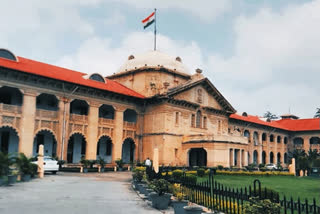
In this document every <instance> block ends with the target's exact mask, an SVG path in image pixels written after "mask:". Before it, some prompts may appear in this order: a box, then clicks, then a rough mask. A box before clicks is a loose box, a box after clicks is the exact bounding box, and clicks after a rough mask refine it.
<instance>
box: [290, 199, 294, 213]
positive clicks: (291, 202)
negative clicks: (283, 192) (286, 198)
mask: <svg viewBox="0 0 320 214" xmlns="http://www.w3.org/2000/svg"><path fill="white" fill-rule="evenodd" d="M290 206H291V214H294V213H293V199H292V196H291V198H290Z"/></svg>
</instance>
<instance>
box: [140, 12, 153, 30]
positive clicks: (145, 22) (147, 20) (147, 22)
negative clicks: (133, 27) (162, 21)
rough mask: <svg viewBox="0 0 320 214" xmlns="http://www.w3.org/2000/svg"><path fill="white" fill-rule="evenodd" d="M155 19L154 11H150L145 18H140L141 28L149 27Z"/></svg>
mask: <svg viewBox="0 0 320 214" xmlns="http://www.w3.org/2000/svg"><path fill="white" fill-rule="evenodd" d="M154 21H155V12H153V13H151V14H150V15H149V16H148V17H147V18H145V19H144V20H142V24H143V29H146V28H147V27H149V26H150V25H151V24H152V23H154Z"/></svg>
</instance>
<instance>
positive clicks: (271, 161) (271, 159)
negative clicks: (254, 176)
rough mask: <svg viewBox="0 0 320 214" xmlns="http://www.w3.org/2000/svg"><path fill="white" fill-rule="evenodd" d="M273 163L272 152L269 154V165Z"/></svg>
mask: <svg viewBox="0 0 320 214" xmlns="http://www.w3.org/2000/svg"><path fill="white" fill-rule="evenodd" d="M273 162H274V156H273V152H270V163H273Z"/></svg>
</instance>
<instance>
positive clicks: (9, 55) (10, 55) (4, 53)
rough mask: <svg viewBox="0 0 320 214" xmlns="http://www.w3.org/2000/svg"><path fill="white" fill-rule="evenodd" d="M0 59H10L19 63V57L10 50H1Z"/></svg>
mask: <svg viewBox="0 0 320 214" xmlns="http://www.w3.org/2000/svg"><path fill="white" fill-rule="evenodd" d="M0 58H4V59H9V60H12V61H16V62H17V61H18V59H17V57H16V56H15V55H14V54H13V53H12V52H11V51H9V50H6V49H3V48H0Z"/></svg>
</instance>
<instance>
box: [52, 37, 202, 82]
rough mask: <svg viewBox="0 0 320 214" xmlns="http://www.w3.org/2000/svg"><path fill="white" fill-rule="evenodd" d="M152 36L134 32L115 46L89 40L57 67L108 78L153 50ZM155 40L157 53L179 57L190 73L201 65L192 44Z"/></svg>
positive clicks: (197, 51)
mask: <svg viewBox="0 0 320 214" xmlns="http://www.w3.org/2000/svg"><path fill="white" fill-rule="evenodd" d="M153 36H154V35H153V33H152V32H146V33H142V32H134V33H131V34H129V35H128V36H127V37H126V38H125V39H124V40H123V41H122V42H121V43H120V44H119V45H117V46H116V47H113V46H112V42H113V41H112V40H111V39H110V38H98V37H94V38H90V39H88V40H86V41H85V42H84V43H83V44H82V45H81V46H80V47H79V49H78V51H77V53H75V54H71V55H65V56H62V58H61V59H60V60H59V61H58V62H57V64H58V65H61V66H64V67H67V68H71V69H75V70H78V71H81V72H84V73H93V72H98V73H101V74H102V75H105V76H107V75H110V74H112V73H115V72H117V71H118V69H119V68H120V66H121V65H122V64H123V63H124V62H125V61H126V60H127V57H128V56H129V55H131V54H140V53H144V52H146V51H149V50H152V48H153ZM157 41H158V50H160V51H162V52H164V53H168V54H170V55H173V56H180V57H181V58H182V60H183V62H184V63H185V64H186V66H187V67H188V68H190V69H191V72H192V70H194V69H195V68H197V66H198V65H201V64H204V63H203V60H202V53H201V50H200V48H199V46H198V45H197V44H196V43H195V42H191V43H186V42H182V41H180V42H179V41H174V40H172V39H170V38H168V37H166V36H163V35H161V34H159V35H157Z"/></svg>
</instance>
